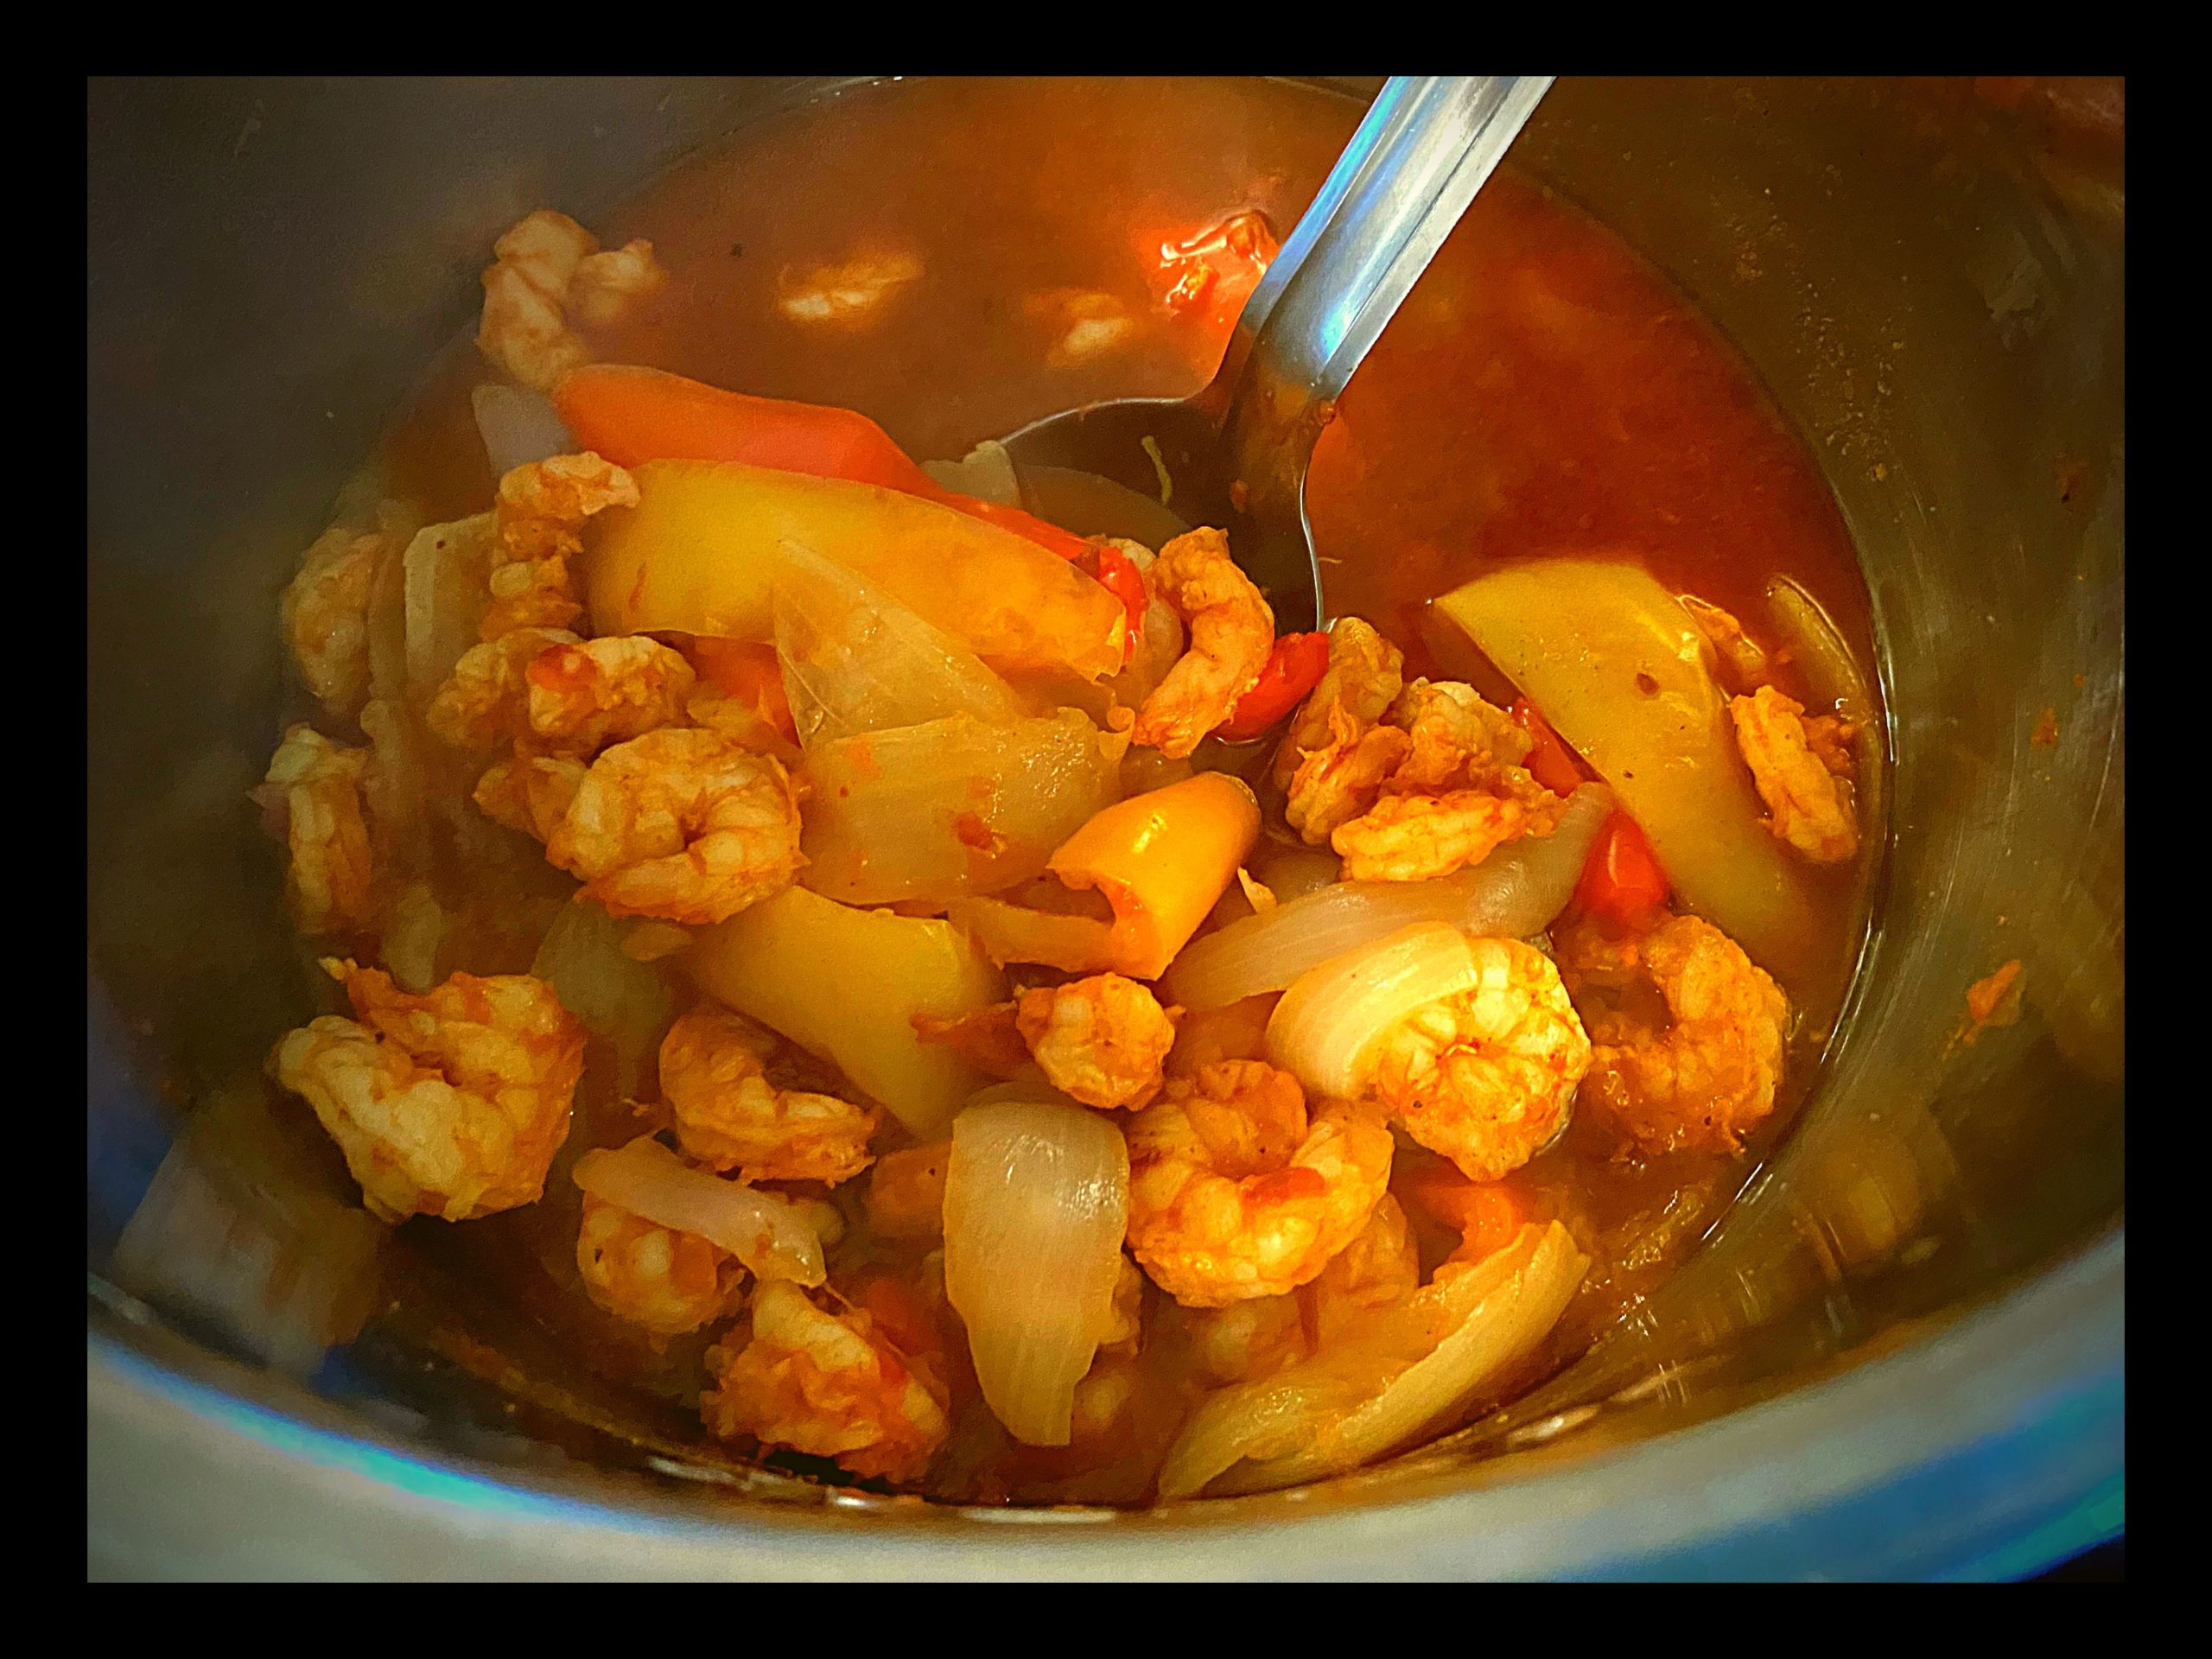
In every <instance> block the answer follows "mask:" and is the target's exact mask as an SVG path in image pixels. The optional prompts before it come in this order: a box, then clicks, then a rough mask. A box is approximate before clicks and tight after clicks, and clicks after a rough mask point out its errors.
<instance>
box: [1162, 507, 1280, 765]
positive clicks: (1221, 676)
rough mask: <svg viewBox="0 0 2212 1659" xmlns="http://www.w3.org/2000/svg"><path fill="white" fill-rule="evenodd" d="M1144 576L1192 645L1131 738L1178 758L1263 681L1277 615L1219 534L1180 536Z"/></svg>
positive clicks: (1202, 532) (1175, 666)
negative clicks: (1238, 700) (1177, 621)
mask: <svg viewBox="0 0 2212 1659" xmlns="http://www.w3.org/2000/svg"><path fill="white" fill-rule="evenodd" d="M1146 574H1147V577H1148V579H1149V581H1150V583H1151V586H1152V588H1153V590H1154V592H1155V593H1157V594H1159V595H1160V597H1161V598H1162V599H1164V600H1166V601H1167V603H1168V605H1169V606H1170V607H1172V608H1173V610H1174V612H1175V613H1176V615H1178V616H1179V617H1181V618H1182V619H1183V623H1184V626H1185V627H1187V628H1188V629H1189V630H1190V646H1189V649H1187V650H1186V651H1185V652H1184V653H1183V654H1182V656H1180V657H1179V658H1176V661H1175V665H1174V666H1173V668H1171V669H1169V670H1168V671H1167V675H1166V678H1164V679H1163V680H1161V681H1160V683H1159V684H1158V685H1157V686H1155V687H1154V688H1153V691H1152V695H1151V696H1147V698H1146V699H1145V700H1144V706H1143V707H1142V708H1141V709H1138V711H1137V721H1136V726H1135V728H1134V730H1133V731H1132V733H1131V734H1130V735H1131V740H1132V741H1135V742H1138V743H1143V744H1147V745H1148V746H1150V747H1154V748H1156V749H1158V750H1159V751H1160V753H1162V754H1164V755H1166V757H1167V758H1168V759H1169V760H1180V759H1182V757H1184V756H1185V755H1186V754H1188V753H1190V752H1191V751H1192V749H1195V748H1196V747H1198V740H1199V739H1200V738H1202V737H1204V736H1205V734H1207V733H1208V732H1210V731H1211V730H1213V728H1215V727H1217V726H1218V725H1220V724H1221V722H1222V721H1224V720H1227V719H1228V718H1229V716H1230V711H1231V710H1232V709H1235V708H1236V700H1237V699H1238V698H1239V697H1241V696H1243V695H1244V694H1245V693H1246V692H1247V691H1249V690H1251V689H1252V688H1253V687H1254V686H1255V685H1256V684H1257V683H1259V679H1260V670H1261V669H1262V668H1263V667H1264V666H1266V664H1267V660H1268V652H1270V651H1272V650H1273V649H1274V642H1275V619H1274V612H1273V611H1270V610H1269V609H1268V601H1266V600H1265V599H1262V597H1261V596H1260V590H1259V589H1258V588H1255V587H1254V586H1253V585H1252V579H1251V578H1250V577H1249V576H1247V575H1245V574H1244V573H1243V571H1242V570H1240V569H1237V566H1236V561H1235V560H1234V559H1232V558H1230V556H1229V537H1227V536H1225V535H1224V534H1223V533H1222V532H1221V531H1218V530H1194V531H1190V532H1188V533H1187V534H1185V535H1182V536H1178V537H1176V538H1175V539H1174V540H1173V541H1172V542H1170V543H1167V545H1166V547H1163V548H1162V549H1160V556H1159V557H1158V558H1156V559H1154V561H1153V562H1152V568H1151V569H1150V570H1149V571H1147V573H1146Z"/></svg>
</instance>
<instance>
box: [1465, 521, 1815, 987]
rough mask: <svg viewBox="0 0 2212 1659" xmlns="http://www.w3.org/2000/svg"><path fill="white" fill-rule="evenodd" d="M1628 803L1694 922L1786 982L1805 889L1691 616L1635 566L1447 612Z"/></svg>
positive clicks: (1550, 573)
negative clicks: (1777, 834) (1741, 747)
mask: <svg viewBox="0 0 2212 1659" xmlns="http://www.w3.org/2000/svg"><path fill="white" fill-rule="evenodd" d="M1437 605H1438V607H1439V608H1440V610H1441V612H1442V613H1444V614H1445V615H1446V616H1448V617H1450V618H1451V620H1452V621H1454V622H1456V623H1457V624H1458V625H1459V626H1460V627H1462V628H1463V629H1465V631H1466V633H1467V635H1468V637H1469V638H1470V639H1472V640H1473V641H1474V643H1475V644H1476V645H1478V647H1479V648H1480V649H1481V650H1482V651H1483V652H1484V653H1485V654H1486V655H1487V656H1488V657H1489V658H1490V659H1491V662H1493V663H1494V664H1497V667H1498V669H1499V670H1500V671H1502V672H1503V673H1504V674H1505V675H1506V676H1507V677H1509V678H1510V679H1511V680H1512V681H1513V683H1515V684H1516V686H1518V687H1519V688H1520V690H1521V691H1522V694H1523V695H1524V696H1526V697H1527V698H1528V699H1529V702H1532V703H1534V704H1535V706H1536V707H1537V708H1539V709H1542V710H1543V712H1544V716H1545V718H1546V719H1547V720H1548V721H1550V722H1551V723H1552V724H1553V725H1554V727H1556V728H1558V730H1559V734H1560V736H1561V737H1562V738H1564V739H1565V740H1566V741H1567V742H1568V743H1571V744H1573V746H1574V748H1575V751H1576V752H1577V753H1580V755H1581V757H1582V758H1583V759H1584V760H1586V761H1587V762H1588V763H1589V764H1590V766H1592V769H1594V770H1595V771H1596V772H1597V773H1598V775H1599V777H1601V778H1603V779H1605V781H1606V782H1607V783H1608V784H1610V785H1611V786H1612V788H1613V790H1614V792H1615V793H1616V794H1617V795H1618V796H1619V798H1620V804H1621V806H1622V808H1623V810H1625V811H1626V812H1627V813H1628V815H1629V816H1630V817H1632V818H1634V819H1635V820H1636V822H1637V826H1638V827H1639V828H1641V829H1642V830H1643V833H1644V834H1645V835H1646V836H1648V837H1649V839H1650V843H1651V848H1652V850H1653V851H1654V852H1655V853H1656V855H1657V857H1658V861H1659V863H1660V864H1661V865H1662V866H1663V867H1664V868H1665V870H1666V873H1667V874H1668V876H1669V879H1670V880H1672V882H1673V884H1674V887H1675V891H1676V892H1677V893H1680V894H1681V899H1682V901H1683V903H1684V904H1685V905H1687V906H1688V907H1689V908H1690V909H1692V910H1694V911H1696V912H1699V913H1700V914H1701V915H1703V916H1704V917H1706V918H1707V920H1709V921H1711V922H1712V923H1713V925H1715V926H1717V927H1719V929H1720V930H1721V931H1723V932H1725V933H1726V934H1728V935H1729V936H1730V937H1731V938H1734V939H1735V940H1737V941H1738V943H1739V944H1742V945H1743V947H1744V949H1745V950H1747V951H1749V952H1750V953H1751V957H1753V958H1754V959H1755V960H1757V961H1758V962H1760V963H1763V964H1764V965H1765V966H1767V967H1768V968H1770V969H1774V970H1776V971H1778V972H1782V973H1784V974H1787V973H1789V972H1790V971H1793V970H1794V969H1796V968H1798V967H1801V966H1802V965H1803V963H1804V960H1805V952H1806V950H1807V949H1808V946H1809V944H1810V943H1811V931H1812V929H1811V913H1810V910H1809V907H1808V903H1807V899H1806V896H1805V891H1804V887H1803V886H1802V881H1801V879H1800V877H1799V875H1798V873H1797V872H1796V869H1794V868H1792V867H1791V865H1790V863H1789V860H1788V858H1787V856H1786V855H1784V853H1783V850H1782V849H1781V846H1780V844H1779V843H1778V842H1777V841H1776V840H1775V838H1774V837H1773V836H1771V835H1770V834H1769V833H1768V832H1767V830H1766V828H1765V826H1764V823H1762V822H1761V820H1762V817H1763V816H1764V813H1763V809H1762V808H1761V805H1760V803H1759V800H1758V796H1757V795H1756V794H1755V793H1754V792H1753V791H1752V788H1751V777H1750V774H1749V772H1746V771H1745V766H1744V764H1743V762H1742V760H1741V759H1740V758H1739V757H1738V754H1737V753H1736V746H1735V739H1734V734H1733V731H1732V728H1731V725H1730V722H1729V719H1728V699H1727V697H1726V695H1725V694H1724V693H1723V692H1722V690H1721V689H1720V687H1719V684H1718V683H1716V682H1715V681H1714V679H1713V674H1712V671H1711V670H1710V669H1709V667H1708V666H1707V649H1708V648H1707V645H1706V644H1705V640H1704V636H1703V635H1702V634H1700V632H1698V628H1697V625H1696V623H1694V621H1692V620H1690V616H1689V613H1688V612H1686V611H1685V610H1683V609H1682V607H1681V605H1680V604H1679V603H1678V602H1676V601H1675V597H1674V595H1673V594H1669V592H1668V591H1667V590H1666V589H1665V588H1662V587H1661V586H1660V585H1659V583H1658V582H1655V581H1654V580H1653V579H1652V578H1651V576H1650V575H1649V574H1647V573H1646V572H1644V571H1643V570H1641V569H1637V567H1635V566H1634V565H1628V564H1605V563H1593V562H1591V561H1588V560H1584V559H1548V560H1540V561H1535V562H1533V563H1528V564H1517V565H1513V566H1510V567H1509V568H1507V569H1502V570H1497V571H1494V572H1492V573H1491V574H1490V575H1485V576H1481V577H1478V578H1477V579H1476V580H1475V581H1473V582H1469V583H1467V584H1466V585H1465V587H1462V588H1455V589H1454V590H1453V591H1452V592H1451V593H1449V594H1446V595H1445V596H1444V597H1443V598H1442V599H1440V600H1439V601H1437Z"/></svg>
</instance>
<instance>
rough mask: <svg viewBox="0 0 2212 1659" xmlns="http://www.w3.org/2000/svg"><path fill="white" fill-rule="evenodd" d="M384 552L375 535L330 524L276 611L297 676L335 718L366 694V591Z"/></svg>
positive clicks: (345, 715)
mask: <svg viewBox="0 0 2212 1659" xmlns="http://www.w3.org/2000/svg"><path fill="white" fill-rule="evenodd" d="M385 552H386V543H385V538H384V537H383V536H381V535H379V534H378V533H376V532H374V531H371V532H370V533H369V534H367V535H357V534H356V533H354V532H353V531H349V530H345V529H341V528H338V527H336V526H333V527H332V528H331V529H329V530H327V531H324V532H323V533H322V535H321V537H319V538H318V539H317V540H316V541H315V544H314V545H313V546H312V547H310V548H308V550H307V555H306V556H305V558H304V559H303V560H302V563H301V565H300V573H299V575H296V576H294V577H293V578H292V580H291V582H290V585H289V586H288V587H287V588H285V589H284V597H283V601H282V603H281V604H280V606H279V607H278V613H279V615H280V617H281V618H282V620H283V629H284V639H285V643H286V644H287V645H290V646H291V648H292V660H293V661H295V662H296V663H297V664H299V665H300V677H301V678H302V679H303V680H305V681H306V682H307V685H308V690H310V691H312V692H314V693H315V696H316V698H317V699H318V700H319V701H320V702H321V704H322V706H323V707H324V708H325V709H327V710H328V711H329V712H330V713H331V714H332V715H335V716H336V717H337V718H339V719H340V720H346V719H351V718H352V717H353V715H356V714H359V712H360V708H361V703H362V701H363V699H365V697H366V696H368V695H369V622H368V616H369V589H370V588H371V587H372V586H373V585H374V583H375V582H376V575H377V565H378V561H380V560H381V559H382V558H383V557H384V556H385Z"/></svg>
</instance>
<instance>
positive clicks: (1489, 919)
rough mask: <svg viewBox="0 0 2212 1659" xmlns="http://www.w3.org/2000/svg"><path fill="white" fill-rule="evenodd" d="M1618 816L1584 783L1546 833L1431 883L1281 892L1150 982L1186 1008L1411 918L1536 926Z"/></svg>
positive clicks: (1214, 1001)
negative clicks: (1267, 906)
mask: <svg viewBox="0 0 2212 1659" xmlns="http://www.w3.org/2000/svg"><path fill="white" fill-rule="evenodd" d="M1613 817H1618V814H1616V813H1614V812H1613V810H1612V795H1611V791H1608V790H1607V789H1606V788H1605V785H1603V784H1584V785H1581V787H1580V788H1579V789H1577V790H1576V791H1574V792H1573V797H1572V798H1570V799H1569V800H1568V802H1567V810H1565V811H1564V812H1562V813H1561V814H1560V821H1559V825H1558V827H1557V828H1556V829H1554V830H1553V831H1552V833H1551V834H1550V835H1548V836H1523V837H1522V838H1521V839H1520V840H1518V841H1510V842H1506V843H1505V844H1504V845H1503V846H1502V847H1500V848H1498V849H1497V851H1495V852H1493V853H1491V855H1490V856H1489V857H1488V858H1485V859H1484V860H1483V861H1482V862H1481V863H1479V864H1478V865H1476V866H1475V867H1474V868H1472V869H1471V870H1463V871H1461V872H1460V873H1459V874H1456V875H1448V876H1444V877H1441V878H1440V879H1438V880H1433V881H1338V882H1333V883H1332V884H1330V885H1329V886H1326V887H1321V888H1319V890H1317V891H1314V892H1311V893H1306V895H1305V896H1303V897H1301V898H1294V899H1287V900H1286V901H1285V902H1283V903H1281V904H1279V905H1277V906H1275V907H1274V909H1273V910H1270V911H1268V912H1266V913H1265V914H1263V915H1257V916H1250V917H1247V918H1245V919H1243V921H1238V922H1231V923H1230V925H1228V926H1226V927H1224V928H1222V929H1220V930H1219V931H1217V932H1212V933H1209V934H1207V935H1206V936H1205V938H1202V939H1194V940H1192V942H1191V944H1189V945H1188V946H1187V947H1186V948H1185V950H1184V951H1183V953H1182V955H1180V956H1179V957H1176V959H1175V963H1174V965H1173V967H1171V968H1170V969H1168V970H1167V972H1166V975H1165V976H1163V977H1162V979H1161V981H1160V988H1161V989H1162V990H1163V991H1164V992H1166V995H1167V996H1168V997H1169V999H1170V1000H1171V1001H1176V1002H1179V1003H1181V1004H1182V1005H1183V1006H1184V1007H1186V1008H1211V1007H1220V1006H1221V1005H1222V1004H1224V1003H1227V1002H1235V1001H1240V1000H1241V999H1243V998H1244V997H1248V996H1256V995H1259V994H1261V993H1262V992H1263V991H1280V990H1282V989H1284V988H1286V987H1287V986H1288V985H1289V984H1290V983H1291V982H1292V981H1294V980H1295V979H1296V978H1297V977H1298V976H1300V974H1303V973H1305V972H1306V971H1307V970H1308V969H1313V968H1317V967H1319V965H1320V964H1321V963H1325V962H1327V961H1328V960H1330V959H1331V958H1332V957H1338V956H1341V955H1343V954H1344V952H1345V951H1347V950H1354V949H1356V948H1357V947H1358V946H1360V945H1363V944H1370V943H1372V942H1373V941H1375V940H1376V939H1379V938H1383V937H1384V936H1385V935H1386V934H1389V933H1393V932H1395V931H1398V930H1399V929H1402V928H1405V927H1408V926H1411V925H1414V924H1415V923H1419V922H1442V923H1448V924H1449V925H1452V927H1455V928H1458V929H1460V930H1461V931H1465V932H1468V933H1471V934H1475V935H1478V936H1480V937H1486V938H1516V939H1521V938H1529V936H1530V935H1532V934H1535V933H1541V931H1543V930H1544V929H1545V928H1547V927H1548V926H1550V925H1551V924H1552V919H1553V918H1554V917H1555V916H1557V915H1558V914H1559V912H1560V911H1561V910H1562V909H1564V908H1565V907H1566V906H1567V899H1569V898H1570V897H1572V896H1573V893H1574V892H1575V890H1576V889H1575V884H1576V882H1577V880H1580V877H1581V874H1582V873H1583V871H1584V869H1585V868H1586V865H1587V864H1588V861H1589V857H1590V853H1591V849H1592V844H1593V842H1595V841H1596V840H1597V838H1598V836H1599V826H1600V825H1601V824H1603V823H1609V822H1611V819H1612V818H1613ZM1270 880H1272V876H1271V877H1270Z"/></svg>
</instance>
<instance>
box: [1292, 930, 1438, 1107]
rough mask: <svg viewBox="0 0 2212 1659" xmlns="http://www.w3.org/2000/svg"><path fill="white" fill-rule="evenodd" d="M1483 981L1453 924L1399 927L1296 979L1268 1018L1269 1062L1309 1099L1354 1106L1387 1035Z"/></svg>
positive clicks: (1333, 958)
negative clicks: (1416, 1013) (1301, 1087)
mask: <svg viewBox="0 0 2212 1659" xmlns="http://www.w3.org/2000/svg"><path fill="white" fill-rule="evenodd" d="M1481 977H1482V976H1481V975H1480V974H1479V973H1478V971H1477V969H1476V967H1475V953H1474V951H1473V950H1471V948H1470V947H1469V946H1468V944H1467V936H1466V935H1465V934H1464V933H1462V932H1461V931H1459V929H1458V928H1456V927H1453V926H1452V925H1451V924H1450V923H1448V922H1416V923H1414V925H1412V926H1411V927H1404V928H1400V929H1399V930H1398V931H1396V932H1395V933H1390V934H1387V935H1385V936H1384V937H1383V938H1379V939H1377V940H1376V941H1375V942H1374V943H1373V944H1364V945H1362V946H1360V947H1359V948H1358V949H1357V950H1347V951H1345V952H1344V955H1342V956H1340V957H1332V958H1330V960H1328V961H1327V962H1325V963H1322V964H1321V965H1320V966H1319V968H1316V969H1312V970H1311V971H1310V972H1308V973H1305V974H1301V975H1300V976H1299V978H1298V980H1297V982H1295V983H1294V984H1293V985H1292V986H1291V988H1289V989H1288V990H1287V991H1285V992H1284V993H1283V996H1282V1001H1280V1002H1278V1003H1276V1004H1275V1011H1274V1013H1273V1014H1270V1015H1269V1016H1268V1058H1270V1059H1272V1060H1273V1061H1274V1063H1275V1064H1276V1065H1280V1066H1281V1067H1282V1068H1283V1069H1284V1070H1285V1071H1288V1072H1290V1073H1291V1074H1292V1075H1293V1076H1294V1077H1296V1078H1297V1079H1298V1080H1299V1082H1300V1083H1302V1084H1305V1085H1306V1089H1307V1090H1309V1091H1311V1092H1313V1093H1316V1094H1322V1095H1330V1096H1335V1097H1337V1098H1338V1099H1341V1100H1351V1099H1355V1098H1357V1096H1359V1094H1360V1093H1361V1092H1362V1090H1363V1087H1364V1085H1365V1084H1366V1081H1367V1075H1368V1072H1369V1071H1370V1069H1371V1067H1370V1059H1371V1058H1372V1055H1373V1052H1374V1048H1375V1045H1376V1043H1377V1042H1378V1041H1379V1040H1380V1039H1382V1037H1383V1033H1386V1032H1388V1031H1389V1029H1390V1028H1391V1027H1393V1026H1395V1025H1396V1024H1397V1023H1398V1022H1399V1021H1400V1020H1403V1019H1404V1018H1405V1017H1406V1016H1407V1015H1408V1014H1411V1013H1412V1012H1413V1011H1414V1009H1416V1008H1423V1007H1427V1006H1428V1005H1429V1004H1430V1003H1432V1002H1433V1001H1436V1000H1437V999H1438V998H1440V997H1446V996H1451V995H1454V994H1455V993H1457V992H1459V991H1466V990H1472V989H1473V988H1475V986H1476V985H1477V984H1478V983H1479V982H1481Z"/></svg>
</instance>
